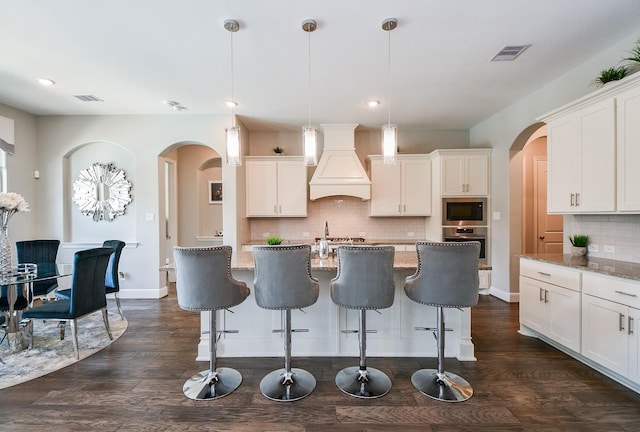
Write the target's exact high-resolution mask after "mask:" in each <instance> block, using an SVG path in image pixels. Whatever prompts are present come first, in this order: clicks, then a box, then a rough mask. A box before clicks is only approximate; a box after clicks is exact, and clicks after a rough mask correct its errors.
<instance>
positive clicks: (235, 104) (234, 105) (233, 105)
mask: <svg viewBox="0 0 640 432" xmlns="http://www.w3.org/2000/svg"><path fill="white" fill-rule="evenodd" d="M224 103H225V105H227V106H228V107H229V108H235V107H237V106H238V102H236V101H232V100H229V101H225V102H224Z"/></svg>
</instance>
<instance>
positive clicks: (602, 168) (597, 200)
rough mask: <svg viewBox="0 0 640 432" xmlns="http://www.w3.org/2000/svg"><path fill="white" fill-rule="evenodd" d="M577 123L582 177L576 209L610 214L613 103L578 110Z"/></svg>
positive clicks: (613, 173) (612, 202)
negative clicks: (578, 123)
mask: <svg viewBox="0 0 640 432" xmlns="http://www.w3.org/2000/svg"><path fill="white" fill-rule="evenodd" d="M579 119H580V120H579V121H580V143H581V147H582V148H581V153H580V154H581V159H582V175H581V178H580V180H581V184H580V189H577V190H576V192H577V193H579V196H578V197H577V203H576V204H577V206H576V209H577V211H578V212H581V213H582V212H600V211H614V210H615V209H616V207H615V192H616V189H615V180H616V170H615V163H616V160H615V115H614V100H613V99H608V100H605V101H602V102H599V103H597V104H594V105H592V106H589V107H588V108H585V109H583V110H581V111H580V113H579ZM635 120H636V122H638V121H640V120H639V119H638V118H636V119H635ZM574 157H575V156H574ZM636 185H637V184H636Z"/></svg>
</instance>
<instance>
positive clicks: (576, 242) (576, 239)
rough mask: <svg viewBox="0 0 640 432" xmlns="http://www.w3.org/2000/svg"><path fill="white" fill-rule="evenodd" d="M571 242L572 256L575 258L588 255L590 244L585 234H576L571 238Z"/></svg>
mask: <svg viewBox="0 0 640 432" xmlns="http://www.w3.org/2000/svg"><path fill="white" fill-rule="evenodd" d="M569 242H571V254H572V255H574V256H585V255H586V254H587V243H589V236H587V235H584V234H575V235H573V236H569Z"/></svg>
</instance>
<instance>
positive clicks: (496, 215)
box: [493, 212, 502, 220]
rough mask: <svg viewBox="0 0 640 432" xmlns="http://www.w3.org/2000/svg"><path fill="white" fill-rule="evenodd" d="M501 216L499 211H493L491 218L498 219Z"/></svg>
mask: <svg viewBox="0 0 640 432" xmlns="http://www.w3.org/2000/svg"><path fill="white" fill-rule="evenodd" d="M501 217H502V215H501V214H500V212H493V220H500V218H501Z"/></svg>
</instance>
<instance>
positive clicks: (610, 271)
mask: <svg viewBox="0 0 640 432" xmlns="http://www.w3.org/2000/svg"><path fill="white" fill-rule="evenodd" d="M521 257H522V258H528V259H532V260H535V261H542V262H546V263H549V264H557V265H561V266H564V267H571V268H575V269H578V270H583V271H590V272H594V273H600V274H605V275H609V276H616V277H620V278H625V279H633V280H640V263H633V262H627V261H616V260H611V259H605V258H593V257H590V256H582V257H576V256H573V255H569V254H566V255H562V254H525V255H521Z"/></svg>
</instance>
